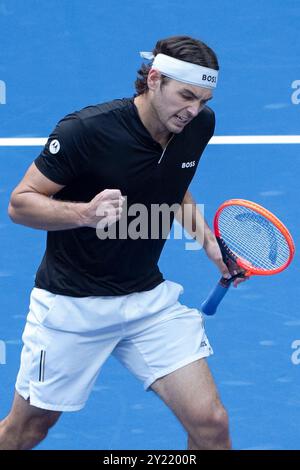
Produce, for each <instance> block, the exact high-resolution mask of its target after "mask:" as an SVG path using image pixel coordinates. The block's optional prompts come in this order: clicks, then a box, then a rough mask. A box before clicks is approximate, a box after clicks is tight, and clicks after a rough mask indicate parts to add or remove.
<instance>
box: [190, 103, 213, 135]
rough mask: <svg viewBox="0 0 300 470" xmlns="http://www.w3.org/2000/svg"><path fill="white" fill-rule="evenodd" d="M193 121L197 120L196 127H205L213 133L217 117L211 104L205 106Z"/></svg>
mask: <svg viewBox="0 0 300 470" xmlns="http://www.w3.org/2000/svg"><path fill="white" fill-rule="evenodd" d="M193 121H195V127H196V126H197V127H198V128H199V127H201V128H205V129H206V130H208V131H211V132H212V133H213V132H214V129H215V123H216V118H215V113H214V111H213V110H212V109H211V108H210V107H209V106H205V107H204V108H203V110H202V111H201V112H200V113H199V114H198V116H197V117H196V118H195V119H194V120H193Z"/></svg>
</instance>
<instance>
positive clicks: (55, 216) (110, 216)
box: [8, 163, 124, 231]
mask: <svg viewBox="0 0 300 470" xmlns="http://www.w3.org/2000/svg"><path fill="white" fill-rule="evenodd" d="M63 187H64V186H63V185H59V184H57V183H54V182H53V181H51V180H49V179H48V178H47V177H46V176H44V175H43V174H42V173H41V172H40V171H39V170H38V169H37V167H36V165H35V164H34V163H33V164H32V165H31V166H30V167H29V169H28V170H27V172H26V174H25V176H24V178H23V179H22V181H21V182H20V183H19V184H18V186H17V187H16V188H15V189H14V191H13V193H12V195H11V198H10V202H9V207H8V214H9V216H10V218H11V219H12V221H13V222H15V223H16V224H22V225H26V226H28V227H32V228H36V229H41V230H47V231H55V230H68V229H73V228H79V227H93V228H96V227H97V224H98V223H99V222H100V221H101V223H103V222H104V223H105V224H106V225H111V224H112V223H114V222H116V221H117V220H119V218H120V217H121V213H122V203H123V200H124V199H123V198H122V195H121V192H120V191H119V190H118V189H106V190H104V191H102V192H101V193H99V194H97V195H96V196H95V197H94V198H93V199H92V200H91V201H90V202H67V201H59V200H55V199H53V198H51V196H53V195H54V194H56V193H57V192H58V191H60V190H61V189H62V188H63ZM99 213H100V214H101V215H99ZM97 214H98V215H97ZM102 214H103V215H102Z"/></svg>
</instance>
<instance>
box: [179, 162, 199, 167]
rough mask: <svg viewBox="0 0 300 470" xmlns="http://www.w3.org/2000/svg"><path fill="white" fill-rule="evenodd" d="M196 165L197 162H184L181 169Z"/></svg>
mask: <svg viewBox="0 0 300 470" xmlns="http://www.w3.org/2000/svg"><path fill="white" fill-rule="evenodd" d="M195 165H196V162H195V161H194V162H183V163H182V165H181V168H192V167H193V166H195Z"/></svg>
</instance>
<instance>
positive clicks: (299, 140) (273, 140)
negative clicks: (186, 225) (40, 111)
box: [0, 135, 300, 147]
mask: <svg viewBox="0 0 300 470" xmlns="http://www.w3.org/2000/svg"><path fill="white" fill-rule="evenodd" d="M46 142H47V138H46V137H8V138H5V137H1V138H0V147H42V146H43V145H45V143H46ZM209 143H210V144H214V145H224V144H300V135H216V136H214V137H213V138H212V139H211V140H210V142H209Z"/></svg>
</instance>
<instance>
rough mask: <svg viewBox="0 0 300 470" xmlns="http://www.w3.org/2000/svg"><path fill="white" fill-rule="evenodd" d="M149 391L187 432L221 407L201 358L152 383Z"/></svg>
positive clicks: (204, 362)
mask: <svg viewBox="0 0 300 470" xmlns="http://www.w3.org/2000/svg"><path fill="white" fill-rule="evenodd" d="M151 389H152V390H153V391H154V392H155V393H157V395H159V397H160V398H161V399H162V400H163V401H164V402H165V403H166V405H167V406H168V407H169V408H170V409H171V410H172V411H173V412H174V414H175V415H176V416H177V417H178V419H179V420H180V421H181V423H182V425H183V426H184V427H185V428H186V429H187V430H189V429H190V426H191V424H192V423H193V421H197V423H198V424H199V421H201V419H202V420H203V423H205V421H206V420H207V419H209V417H210V416H211V414H212V413H213V412H214V410H216V409H218V408H219V407H220V406H221V403H220V400H219V396H218V392H217V388H216V385H215V382H214V380H213V377H212V375H211V372H210V370H209V367H208V365H207V363H206V360H205V359H200V360H197V361H195V362H192V363H191V364H188V365H186V366H185V367H182V368H180V369H178V370H176V371H175V372H172V373H171V374H168V375H166V376H165V377H162V378H160V379H158V380H156V381H155V382H154V383H153V384H152V386H151Z"/></svg>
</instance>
